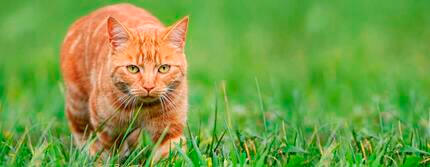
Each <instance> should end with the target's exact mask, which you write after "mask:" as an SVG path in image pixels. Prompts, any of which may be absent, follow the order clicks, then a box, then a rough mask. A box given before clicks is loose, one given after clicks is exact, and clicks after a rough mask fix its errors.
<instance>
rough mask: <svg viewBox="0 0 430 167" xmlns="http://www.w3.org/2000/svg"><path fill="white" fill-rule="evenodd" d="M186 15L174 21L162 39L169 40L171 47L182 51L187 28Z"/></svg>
mask: <svg viewBox="0 0 430 167" xmlns="http://www.w3.org/2000/svg"><path fill="white" fill-rule="evenodd" d="M188 20H189V19H188V16H185V17H184V18H183V19H181V20H179V21H178V22H176V23H175V24H174V25H173V26H171V27H169V28H168V30H167V33H166V35H165V36H164V40H166V41H167V42H169V43H170V44H171V45H172V46H173V47H175V48H177V49H179V50H180V51H183V49H184V47H185V38H186V36H187V30H188Z"/></svg>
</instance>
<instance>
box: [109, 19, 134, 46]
mask: <svg viewBox="0 0 430 167" xmlns="http://www.w3.org/2000/svg"><path fill="white" fill-rule="evenodd" d="M107 32H108V37H109V43H110V46H111V47H112V49H114V50H120V49H122V48H125V47H126V46H127V44H128V43H129V40H130V33H129V32H128V31H127V28H125V26H123V25H122V24H121V23H120V22H119V21H118V20H116V19H115V18H113V17H110V16H109V18H108V19H107Z"/></svg>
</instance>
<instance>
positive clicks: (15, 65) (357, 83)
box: [0, 0, 430, 166]
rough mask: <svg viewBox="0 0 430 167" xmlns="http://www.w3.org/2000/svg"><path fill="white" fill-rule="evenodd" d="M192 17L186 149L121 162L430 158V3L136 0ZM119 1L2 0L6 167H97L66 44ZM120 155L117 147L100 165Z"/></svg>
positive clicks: (356, 162) (0, 140)
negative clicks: (84, 138)
mask: <svg viewBox="0 0 430 167" xmlns="http://www.w3.org/2000/svg"><path fill="white" fill-rule="evenodd" d="M129 2H131V3H133V4H136V5H138V6H141V7H144V8H146V9H147V10H149V11H151V12H152V13H153V14H154V15H155V16H157V17H158V18H159V19H160V20H161V21H162V22H164V23H166V24H171V23H173V22H174V21H175V20H177V19H179V18H181V17H182V16H185V15H190V21H191V22H190V31H189V34H188V43H187V49H186V53H187V57H188V61H189V85H190V109H189V121H188V128H189V129H187V130H186V131H187V132H186V136H187V140H188V142H187V147H188V149H187V151H186V152H174V153H172V154H171V155H170V156H169V158H167V159H166V160H163V161H161V162H159V163H158V164H151V163H150V162H151V161H148V160H147V159H148V157H149V156H150V154H151V145H152V144H148V143H149V142H148V140H147V139H146V138H145V137H143V139H142V140H143V143H146V144H145V145H142V146H141V147H139V148H138V149H136V150H135V152H133V154H132V155H131V156H129V157H128V158H127V159H126V160H125V161H124V162H121V163H122V164H123V166H127V165H133V164H134V165H135V164H141V165H145V166H149V165H160V166H181V165H182V166H191V165H194V166H204V165H206V166H248V165H249V166H264V165H275V166H361V165H363V166H418V165H421V166H430V73H429V72H430V14H429V11H430V1H426V0H415V1H407V0H379V1H372V0H362V1H360V0H351V1H343V0H333V1H330V3H328V2H324V1H318V0H309V1H302V0H271V1H257V0H255V1H243V0H237V1H229V0H213V1H209V0H208V1H191V0H180V1H165V0H163V1H160V0H159V1H156V0H144V1H129ZM111 3H114V2H111V1H101V0H95V1H84V0H76V1H48V0H40V1H30V0H23V1H17V2H12V1H10V2H2V7H1V10H0V34H1V35H0V51H1V56H0V166H91V165H95V164H97V163H98V162H96V161H95V160H94V158H93V157H89V156H88V155H87V153H86V149H83V150H79V149H77V148H75V147H74V146H73V145H72V137H71V134H70V132H69V130H68V127H67V121H66V118H65V115H64V112H63V108H64V99H63V96H64V94H63V91H62V89H63V83H62V79H61V74H60V72H59V62H58V61H59V46H60V45H61V43H62V40H63V37H64V36H65V34H66V31H67V28H68V26H69V25H70V24H71V23H72V22H73V21H74V20H76V19H77V18H79V17H80V16H83V15H85V14H87V13H89V12H90V11H92V10H94V9H96V8H98V7H101V6H103V5H107V4H111ZM103 163H104V164H106V166H111V165H113V164H115V163H119V160H118V156H114V157H111V158H110V159H109V160H107V161H105V162H103Z"/></svg>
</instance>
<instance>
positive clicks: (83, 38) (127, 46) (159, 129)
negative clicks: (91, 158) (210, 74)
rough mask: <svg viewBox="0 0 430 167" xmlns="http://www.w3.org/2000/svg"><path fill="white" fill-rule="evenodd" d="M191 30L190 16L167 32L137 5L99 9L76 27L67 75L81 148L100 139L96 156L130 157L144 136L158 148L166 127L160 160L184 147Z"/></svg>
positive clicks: (64, 55)
mask: <svg viewBox="0 0 430 167" xmlns="http://www.w3.org/2000/svg"><path fill="white" fill-rule="evenodd" d="M187 29H188V17H185V18H183V19H181V20H180V21H178V22H177V23H175V24H174V25H172V26H170V27H165V26H163V24H162V23H160V21H159V20H158V19H157V18H155V17H154V16H152V15H151V14H150V13H149V12H147V11H145V10H144V9H142V8H139V7H136V6H133V5H130V4H116V5H111V6H107V7H103V8H100V9H98V10H96V11H94V12H92V13H91V14H89V15H87V16H84V17H82V18H80V19H79V20H77V21H76V22H75V23H74V24H73V25H72V26H71V28H70V29H69V31H68V34H67V36H66V37H65V40H64V43H63V45H62V48H61V70H62V74H63V77H64V82H65V86H66V97H65V98H66V109H65V112H66V115H67V118H68V121H69V127H70V130H71V132H72V133H73V136H74V138H75V142H76V144H77V145H78V146H82V145H83V144H84V143H85V142H86V141H87V139H88V137H89V134H90V133H96V135H97V139H96V141H95V142H94V143H93V144H92V145H91V146H90V154H91V155H94V154H96V153H102V154H104V155H106V154H107V153H111V152H110V150H112V148H118V150H120V154H121V155H123V156H126V154H127V153H128V152H129V150H130V149H132V148H133V147H134V146H136V144H137V141H138V136H139V134H140V131H141V130H143V131H145V132H147V133H148V134H150V135H151V136H152V140H153V141H154V142H156V141H158V140H159V138H160V136H161V135H162V134H163V131H165V129H166V133H165V136H164V138H162V140H161V144H160V146H159V147H157V148H156V149H157V151H156V153H155V159H158V158H160V157H163V156H166V155H167V154H168V153H169V149H173V148H170V147H171V146H172V147H173V146H175V145H176V144H175V143H179V142H180V141H181V140H182V143H184V141H185V140H184V137H183V135H182V132H183V128H184V126H185V123H186V120H187V110H188V87H187V62H186V58H185V54H184V45H185V37H186V33H187ZM133 119H135V121H134V123H133V125H131V122H133V121H132V120H133ZM128 127H132V129H133V131H132V133H131V134H129V135H127V134H126V130H127V128H128ZM125 135H127V136H125ZM124 136H125V137H124ZM123 138H126V140H125V141H124V142H123V143H122V144H121V145H120V143H121V141H122V139H123Z"/></svg>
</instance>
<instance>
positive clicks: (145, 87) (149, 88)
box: [143, 85, 154, 93]
mask: <svg viewBox="0 0 430 167" xmlns="http://www.w3.org/2000/svg"><path fill="white" fill-rule="evenodd" d="M143 89H145V90H146V91H148V93H149V92H150V91H151V90H152V89H154V86H153V85H149V86H146V85H145V86H143Z"/></svg>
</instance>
